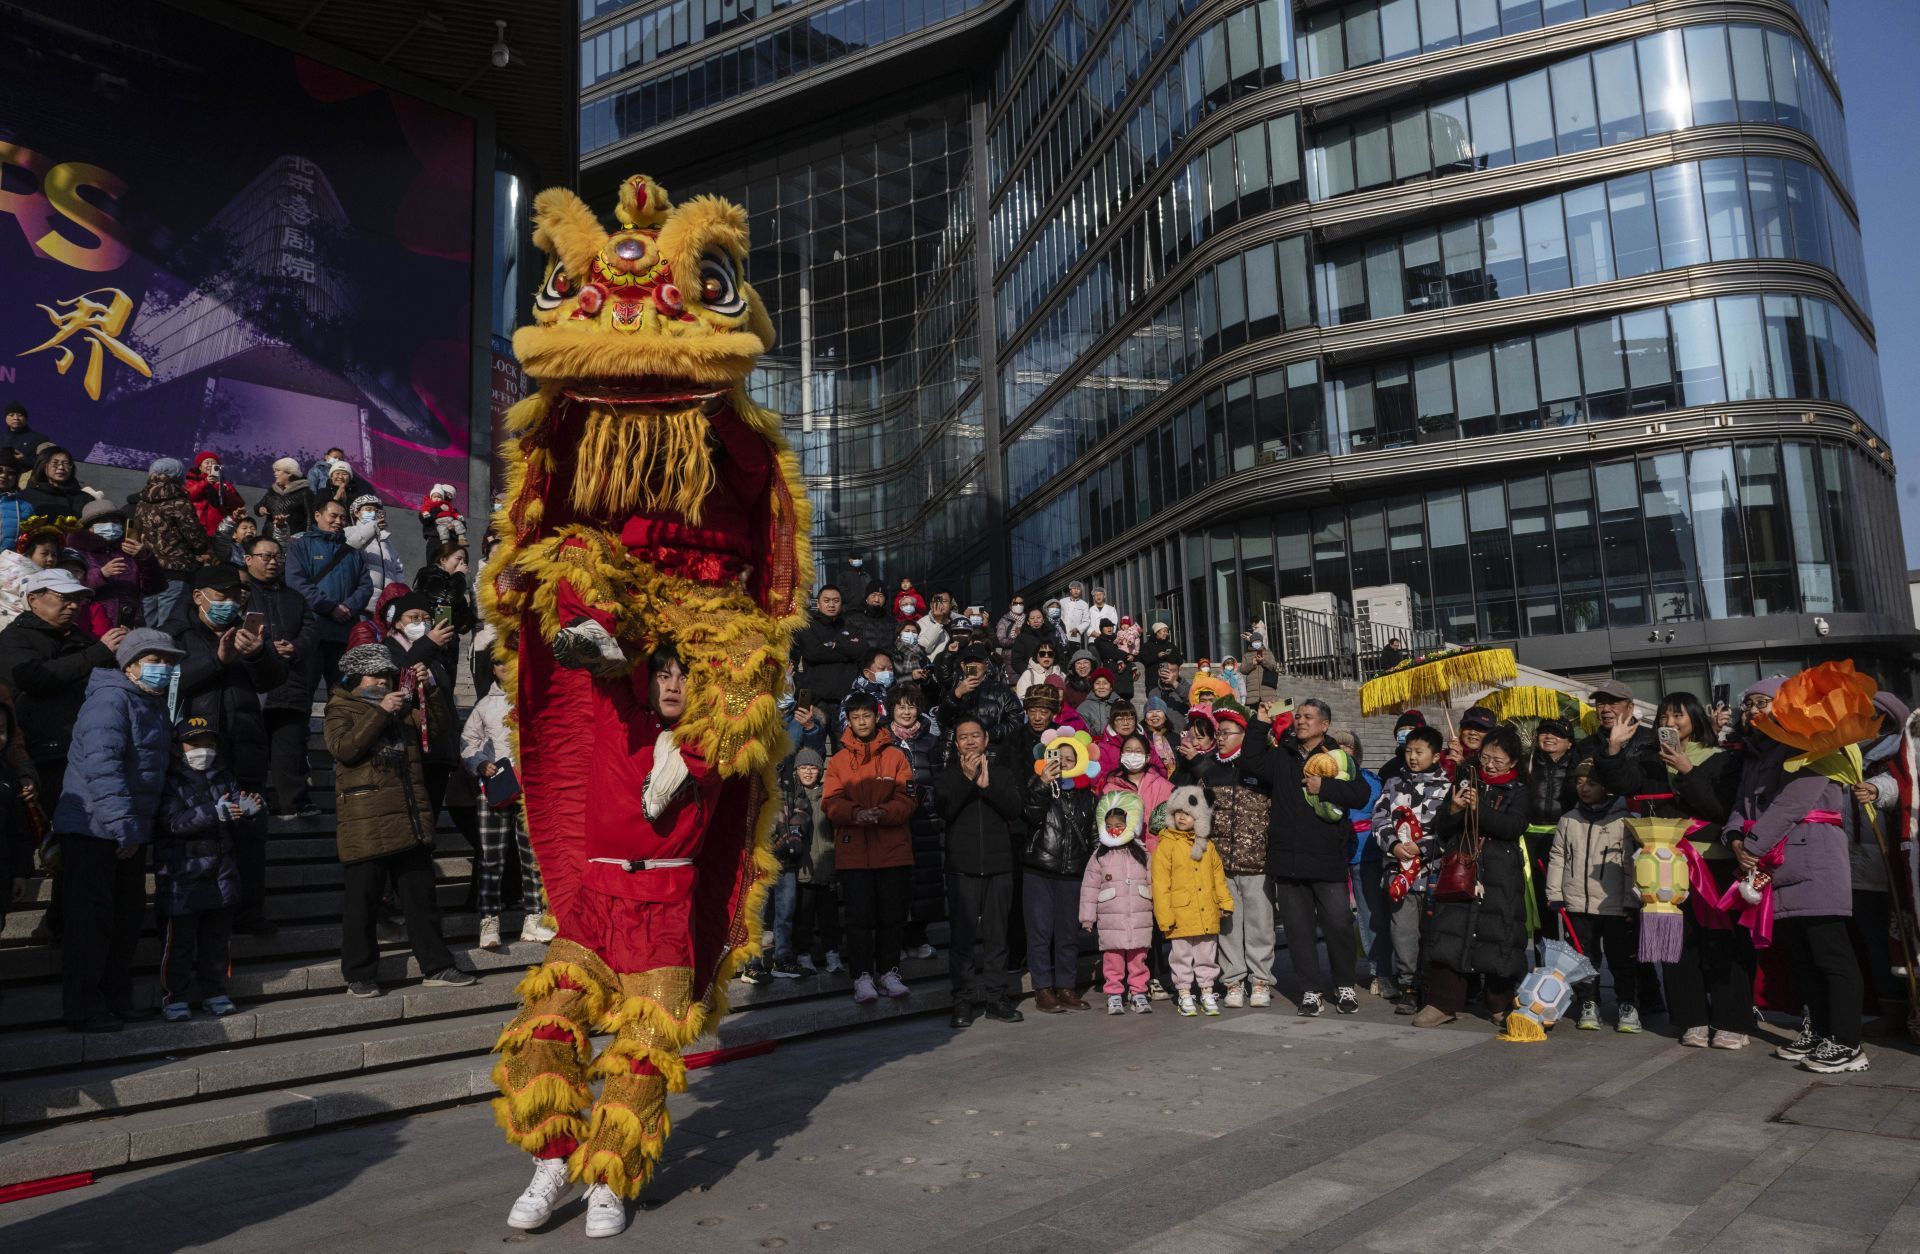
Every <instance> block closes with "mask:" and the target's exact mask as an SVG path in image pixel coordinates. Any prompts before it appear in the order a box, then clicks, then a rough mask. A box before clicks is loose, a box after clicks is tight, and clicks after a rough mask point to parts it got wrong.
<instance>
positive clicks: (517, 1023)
mask: <svg viewBox="0 0 1920 1254" xmlns="http://www.w3.org/2000/svg"><path fill="white" fill-rule="evenodd" d="M523 1013H524V1012H523ZM539 1028H564V1029H566V1031H567V1033H568V1034H569V1035H570V1036H571V1037H572V1038H573V1055H574V1057H576V1058H578V1059H579V1060H580V1061H581V1062H586V1061H587V1060H588V1059H590V1058H592V1057H593V1045H592V1042H590V1041H589V1040H588V1039H587V1033H586V1029H585V1028H582V1027H581V1026H580V1025H579V1024H577V1023H575V1022H574V1021H573V1020H571V1019H569V1018H567V1017H566V1016H565V1015H561V1014H541V1015H534V1016H532V1017H531V1018H520V1017H516V1018H515V1019H514V1020H513V1022H511V1023H509V1024H507V1026H506V1027H505V1028H504V1029H502V1030H501V1033H500V1039H499V1040H497V1041H495V1042H494V1043H493V1049H494V1052H495V1053H502V1054H503V1053H506V1052H507V1051H508V1050H516V1049H525V1048H526V1047H527V1046H528V1045H529V1044H530V1043H531V1042H532V1041H533V1034H534V1032H535V1031H536V1030H537V1029H539ZM541 1039H543V1040H544V1039H546V1038H544V1037H543V1038H541ZM559 1043H560V1042H558V1041H554V1042H553V1044H555V1045H558V1044H559Z"/></svg>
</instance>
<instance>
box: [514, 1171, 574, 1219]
mask: <svg viewBox="0 0 1920 1254" xmlns="http://www.w3.org/2000/svg"><path fill="white" fill-rule="evenodd" d="M570 1187H571V1186H570V1185H569V1183H568V1181H567V1160H566V1159H564V1158H537V1159H535V1160H534V1163H533V1182H532V1183H531V1184H529V1185H527V1191H526V1192H525V1193H522V1194H521V1195H520V1196H519V1197H518V1198H516V1199H514V1203H513V1209H512V1210H511V1211H508V1212H507V1227H509V1228H520V1229H522V1230H531V1229H534V1228H538V1227H539V1226H540V1225H541V1224H543V1223H545V1222H547V1220H549V1219H551V1218H552V1217H553V1208H554V1207H555V1206H556V1205H558V1204H559V1201H560V1199H561V1198H563V1197H565V1196H566V1195H567V1190H568V1188H570Z"/></svg>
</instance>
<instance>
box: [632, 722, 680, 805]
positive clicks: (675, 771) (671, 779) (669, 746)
mask: <svg viewBox="0 0 1920 1254" xmlns="http://www.w3.org/2000/svg"><path fill="white" fill-rule="evenodd" d="M690 778H691V775H690V774H689V772H688V771H687V760H686V759H685V758H683V757H681V756H680V746H678V745H676V744H674V743H673V733H672V732H670V731H663V732H661V733H660V735H659V736H658V737H656V738H655V739H654V742H653V769H652V770H651V771H649V772H647V787H646V790H645V792H643V793H642V794H641V799H640V806H641V809H642V810H644V811H645V813H646V816H647V821H648V822H649V823H651V822H653V821H654V820H655V819H657V818H659V817H660V816H661V815H662V814H664V813H665V812H666V809H667V806H668V804H669V803H671V802H672V801H673V797H674V794H675V793H677V792H679V791H680V789H681V788H682V787H684V786H685V785H686V782H687V780H688V779H690Z"/></svg>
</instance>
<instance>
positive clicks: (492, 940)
mask: <svg viewBox="0 0 1920 1254" xmlns="http://www.w3.org/2000/svg"><path fill="white" fill-rule="evenodd" d="M480 948H482V949H498V948H500V916H499V915H497V914H484V915H481V916H480Z"/></svg>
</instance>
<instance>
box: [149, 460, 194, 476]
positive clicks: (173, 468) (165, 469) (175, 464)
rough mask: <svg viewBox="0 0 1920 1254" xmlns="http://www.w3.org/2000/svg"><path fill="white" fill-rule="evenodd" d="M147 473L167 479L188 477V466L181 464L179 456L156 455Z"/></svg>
mask: <svg viewBox="0 0 1920 1254" xmlns="http://www.w3.org/2000/svg"><path fill="white" fill-rule="evenodd" d="M147 473H148V474H149V475H159V476H161V477H162V478H166V479H184V478H186V477H187V468H186V467H185V466H182V465H181V464H180V459H179V458H177V457H156V458H154V459H153V461H152V462H151V463H150V464H149V465H148V466H147Z"/></svg>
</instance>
